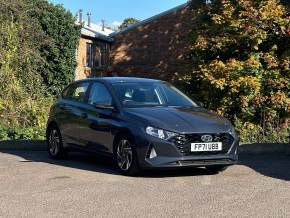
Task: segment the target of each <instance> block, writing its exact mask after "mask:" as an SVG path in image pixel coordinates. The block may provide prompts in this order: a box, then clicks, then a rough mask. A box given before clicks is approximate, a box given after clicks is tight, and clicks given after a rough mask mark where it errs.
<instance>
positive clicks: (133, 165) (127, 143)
mask: <svg viewBox="0 0 290 218" xmlns="http://www.w3.org/2000/svg"><path fill="white" fill-rule="evenodd" d="M114 160H115V162H116V165H117V168H118V169H119V171H120V172H121V174H123V175H126V176H134V175H136V174H137V173H138V172H139V171H140V169H139V165H138V159H137V153H136V150H135V146H134V143H133V140H131V139H130V137H128V136H122V137H120V138H119V139H118V140H117V142H116V145H115V149H114Z"/></svg>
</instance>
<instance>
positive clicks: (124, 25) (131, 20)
mask: <svg viewBox="0 0 290 218" xmlns="http://www.w3.org/2000/svg"><path fill="white" fill-rule="evenodd" d="M138 22H140V20H138V19H136V18H133V17H129V18H126V19H125V20H124V21H123V23H122V24H121V25H120V27H119V29H120V30H122V29H125V28H127V27H129V26H131V25H132V24H135V23H138Z"/></svg>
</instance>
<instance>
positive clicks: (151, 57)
mask: <svg viewBox="0 0 290 218" xmlns="http://www.w3.org/2000/svg"><path fill="white" fill-rule="evenodd" d="M192 19H193V13H192V11H191V9H190V8H189V6H188V5H187V4H184V5H181V6H179V7H176V8H174V9H172V10H169V11H166V12H164V13H162V14H160V15H156V16H155V17H152V18H149V19H147V20H145V21H142V22H140V23H138V24H136V25H133V26H131V27H129V28H127V29H125V30H123V31H121V32H117V33H115V34H114V33H113V34H111V35H109V36H108V37H109V38H110V39H111V40H110V41H109V42H106V41H102V40H100V39H97V38H90V37H89V38H88V37H85V36H82V39H81V41H80V46H79V49H78V57H77V59H78V68H77V71H76V79H82V78H85V77H92V76H112V75H120V76H137V77H149V78H159V79H164V80H167V81H169V80H174V78H175V75H176V74H178V73H179V72H183V71H184V70H185V69H186V66H187V64H189V63H187V61H186V60H185V57H184V55H185V54H186V53H187V50H188V48H189V42H188V39H189V37H188V35H189V32H190V29H191V28H192V22H191V20H192ZM88 42H91V43H95V44H97V45H99V46H101V47H102V52H103V54H102V62H103V65H102V67H101V68H94V69H91V68H89V67H87V66H86V43H88Z"/></svg>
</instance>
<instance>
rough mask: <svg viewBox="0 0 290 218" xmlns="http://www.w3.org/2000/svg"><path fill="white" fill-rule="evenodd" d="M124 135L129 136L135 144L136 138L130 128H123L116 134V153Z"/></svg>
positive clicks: (114, 144)
mask: <svg viewBox="0 0 290 218" xmlns="http://www.w3.org/2000/svg"><path fill="white" fill-rule="evenodd" d="M123 135H126V136H129V137H130V139H131V140H133V142H134V143H135V142H136V140H135V137H134V135H133V134H132V132H131V131H130V130H129V129H128V128H122V129H120V130H118V131H117V132H116V133H115V136H114V140H113V152H115V149H116V146H117V142H118V140H119V139H120V137H122V136H123Z"/></svg>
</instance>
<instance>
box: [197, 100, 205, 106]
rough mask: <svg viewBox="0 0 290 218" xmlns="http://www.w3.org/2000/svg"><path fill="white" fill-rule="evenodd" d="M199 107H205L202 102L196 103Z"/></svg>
mask: <svg viewBox="0 0 290 218" xmlns="http://www.w3.org/2000/svg"><path fill="white" fill-rule="evenodd" d="M196 103H197V105H198V106H200V107H204V103H203V102H201V101H196Z"/></svg>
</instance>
